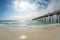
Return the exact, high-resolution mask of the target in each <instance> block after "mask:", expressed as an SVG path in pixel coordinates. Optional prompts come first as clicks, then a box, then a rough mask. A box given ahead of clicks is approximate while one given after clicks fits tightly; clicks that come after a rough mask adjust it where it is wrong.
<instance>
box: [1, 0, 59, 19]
mask: <svg viewBox="0 0 60 40" xmlns="http://www.w3.org/2000/svg"><path fill="white" fill-rule="evenodd" d="M57 4H58V5H59V4H60V1H59V0H0V19H24V18H34V17H37V16H41V15H43V14H44V13H45V14H46V13H47V12H49V11H50V10H52V11H53V10H55V8H56V9H59V7H60V6H58V5H57ZM56 5H57V6H56ZM54 6H55V7H54Z"/></svg>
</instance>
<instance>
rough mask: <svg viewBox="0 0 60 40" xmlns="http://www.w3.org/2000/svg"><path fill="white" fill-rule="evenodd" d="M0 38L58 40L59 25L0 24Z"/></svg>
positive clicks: (7, 39)
mask: <svg viewBox="0 0 60 40" xmlns="http://www.w3.org/2000/svg"><path fill="white" fill-rule="evenodd" d="M0 40H60V25H52V26H47V25H46V26H44V25H43V27H39V26H38V27H25V26H23V27H9V26H5V25H0Z"/></svg>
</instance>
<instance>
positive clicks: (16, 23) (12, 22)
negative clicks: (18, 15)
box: [0, 20, 53, 26]
mask: <svg viewBox="0 0 60 40" xmlns="http://www.w3.org/2000/svg"><path fill="white" fill-rule="evenodd" d="M0 24H4V25H9V26H26V25H28V26H30V25H46V24H53V23H50V22H48V21H47V22H46V23H45V22H40V21H38V20H27V21H22V20H0Z"/></svg>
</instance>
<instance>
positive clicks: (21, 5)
mask: <svg viewBox="0 0 60 40" xmlns="http://www.w3.org/2000/svg"><path fill="white" fill-rule="evenodd" d="M13 7H14V8H15V9H16V10H17V11H19V10H22V11H23V10H28V11H30V10H35V9H36V8H37V5H36V4H35V3H30V2H28V1H14V2H13Z"/></svg>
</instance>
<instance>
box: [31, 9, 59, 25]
mask: <svg viewBox="0 0 60 40" xmlns="http://www.w3.org/2000/svg"><path fill="white" fill-rule="evenodd" d="M32 20H37V21H39V22H40V23H44V24H50V23H51V24H52V23H60V10H57V11H54V12H51V13H48V14H46V15H43V16H40V17H37V18H34V19H32Z"/></svg>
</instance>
